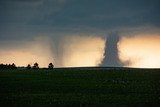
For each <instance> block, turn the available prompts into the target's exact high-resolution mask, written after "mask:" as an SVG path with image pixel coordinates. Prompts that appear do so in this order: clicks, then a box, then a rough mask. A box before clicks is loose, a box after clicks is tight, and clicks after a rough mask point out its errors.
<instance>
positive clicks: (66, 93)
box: [0, 68, 160, 107]
mask: <svg viewBox="0 0 160 107" xmlns="http://www.w3.org/2000/svg"><path fill="white" fill-rule="evenodd" d="M159 105H160V70H158V69H157V70H156V69H155V70H150V69H121V68H118V69H114V68H110V69H109V68H59V69H58V68H54V69H24V70H20V69H12V70H9V69H6V70H2V69H1V70H0V106H1V107H9V106H11V107H106V106H107V107H108V106H113V107H117V106H135V107H137V106H150V107H155V106H159Z"/></svg>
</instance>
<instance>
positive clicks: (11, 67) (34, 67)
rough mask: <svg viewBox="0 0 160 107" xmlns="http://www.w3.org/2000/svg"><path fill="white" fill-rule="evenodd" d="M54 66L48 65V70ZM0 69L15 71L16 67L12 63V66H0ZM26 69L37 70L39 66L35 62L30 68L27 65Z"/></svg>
mask: <svg viewBox="0 0 160 107" xmlns="http://www.w3.org/2000/svg"><path fill="white" fill-rule="evenodd" d="M53 68H54V65H53V63H49V64H48V69H53ZM0 69H17V66H16V65H15V64H14V63H12V64H0ZM26 69H39V64H38V63H37V62H36V63H34V64H33V66H31V65H30V64H28V65H27V66H26Z"/></svg>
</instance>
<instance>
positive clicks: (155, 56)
mask: <svg viewBox="0 0 160 107" xmlns="http://www.w3.org/2000/svg"><path fill="white" fill-rule="evenodd" d="M118 49H119V58H120V60H121V61H122V62H124V63H126V65H125V66H128V67H138V68H160V35H158V34H152V35H149V34H140V35H135V36H132V37H123V38H122V39H121V40H120V42H119V43H118Z"/></svg>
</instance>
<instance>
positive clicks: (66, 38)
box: [0, 0, 160, 68]
mask: <svg viewBox="0 0 160 107" xmlns="http://www.w3.org/2000/svg"><path fill="white" fill-rule="evenodd" d="M137 49H138V50H140V51H137ZM159 53H160V1H159V0H0V63H15V64H17V65H18V66H26V65H27V64H28V63H29V64H32V65H33V63H34V62H38V63H39V64H40V66H42V67H46V66H47V64H48V63H50V62H53V63H54V64H55V66H56V67H69V66H129V67H151V68H152V67H156V68H157V67H160V54H159ZM147 62H148V63H147ZM151 62H152V63H151Z"/></svg>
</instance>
